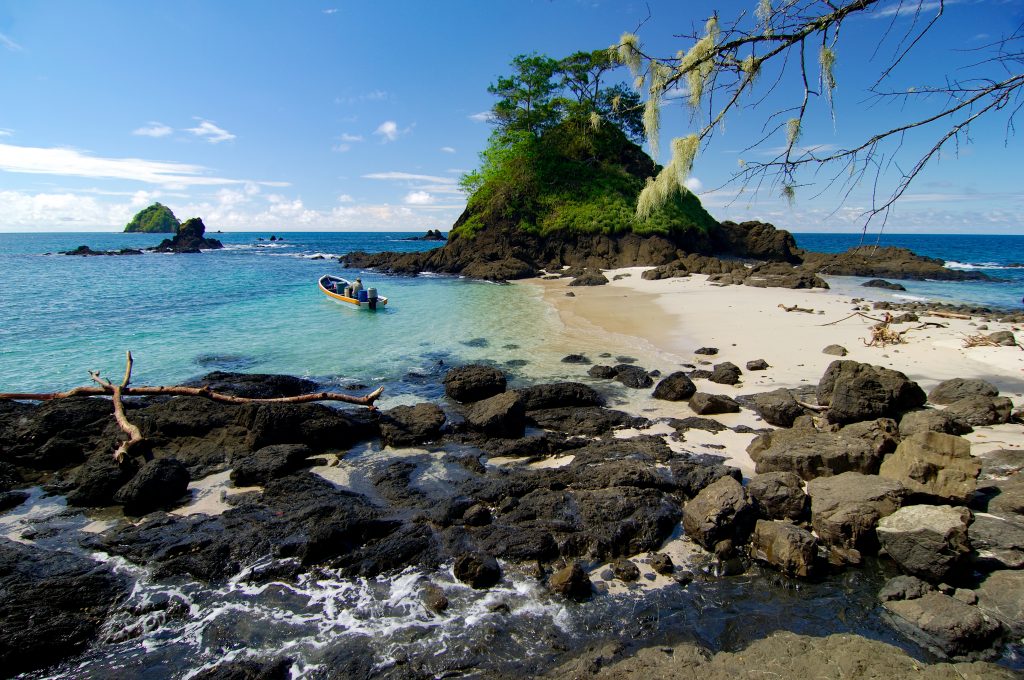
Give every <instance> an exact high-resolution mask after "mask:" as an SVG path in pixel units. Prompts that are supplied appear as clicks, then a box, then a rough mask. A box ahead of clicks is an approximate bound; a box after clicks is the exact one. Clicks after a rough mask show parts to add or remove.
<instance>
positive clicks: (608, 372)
mask: <svg viewBox="0 0 1024 680" xmlns="http://www.w3.org/2000/svg"><path fill="white" fill-rule="evenodd" d="M587 375H589V376H590V377H591V378H599V379H601V380H611V379H612V378H614V377H615V375H616V371H615V367H614V366H602V365H598V366H591V367H590V370H588V371H587Z"/></svg>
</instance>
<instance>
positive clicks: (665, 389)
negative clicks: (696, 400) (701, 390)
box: [654, 371, 697, 401]
mask: <svg viewBox="0 0 1024 680" xmlns="http://www.w3.org/2000/svg"><path fill="white" fill-rule="evenodd" d="M696 391H697V386H696V385H694V384H693V381H692V380H690V378H689V377H688V376H687V375H686V374H685V373H683V372H682V371H676V372H675V373H670V374H669V375H667V376H665V377H664V378H662V379H661V382H659V383H658V385H657V386H656V387H655V388H654V398H655V399H663V400H665V401H686V400H687V399H689V398H690V397H692V396H693V395H694V393H695V392H696Z"/></svg>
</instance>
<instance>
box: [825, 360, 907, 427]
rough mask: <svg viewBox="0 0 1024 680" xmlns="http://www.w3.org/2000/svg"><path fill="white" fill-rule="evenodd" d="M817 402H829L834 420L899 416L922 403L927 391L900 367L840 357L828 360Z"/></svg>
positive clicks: (826, 404) (849, 421) (842, 421)
mask: <svg viewBox="0 0 1024 680" xmlns="http://www.w3.org/2000/svg"><path fill="white" fill-rule="evenodd" d="M817 397H818V403H819V404H821V405H823V406H828V407H829V410H828V419H829V420H830V421H831V422H833V423H852V422H857V421H861V420H871V419H873V418H896V417H899V415H900V414H902V413H904V412H906V411H910V410H912V409H915V408H917V407H919V406H922V405H923V404H924V403H925V401H926V399H927V398H926V397H925V393H924V390H922V389H921V387H920V386H919V385H918V384H917V383H915V382H913V381H912V380H910V379H909V378H907V376H906V375H904V374H903V373H900V372H899V371H894V370H892V369H889V368H885V367H882V366H872V365H871V364H862V363H860V362H857V361H849V360H844V359H839V360H836V361H833V362H832V363H831V364H829V367H828V368H827V369H826V370H825V374H824V375H823V376H822V377H821V380H820V381H819V382H818V390H817Z"/></svg>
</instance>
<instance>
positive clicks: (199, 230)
mask: <svg viewBox="0 0 1024 680" xmlns="http://www.w3.org/2000/svg"><path fill="white" fill-rule="evenodd" d="M205 235H206V225H205V224H203V221H202V220H201V219H200V218H198V217H193V218H192V219H190V220H185V221H184V222H182V223H181V226H180V227H178V233H177V234H175V235H174V237H173V238H165V239H164V240H163V241H161V242H160V245H158V246H156V247H155V248H150V250H152V251H153V252H155V253H198V252H201V251H202V250H217V249H218V248H223V247H224V244H223V243H221V242H220V241H218V240H217V239H215V238H206V237H205Z"/></svg>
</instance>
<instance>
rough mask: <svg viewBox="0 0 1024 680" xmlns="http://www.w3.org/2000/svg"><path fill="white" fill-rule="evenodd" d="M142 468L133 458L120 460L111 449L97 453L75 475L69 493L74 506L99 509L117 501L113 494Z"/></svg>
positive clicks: (69, 498) (68, 497) (68, 498)
mask: <svg viewBox="0 0 1024 680" xmlns="http://www.w3.org/2000/svg"><path fill="white" fill-rule="evenodd" d="M138 471H139V464H138V462H137V461H136V460H135V459H134V458H126V459H125V460H124V461H123V462H121V463H118V462H117V461H116V460H114V457H113V456H111V455H110V454H109V453H108V452H106V451H103V452H100V453H94V454H93V455H91V456H89V459H88V460H86V461H85V463H84V464H83V465H82V466H81V467H79V468H78V469H77V470H76V471H75V472H74V475H73V477H72V480H71V481H72V484H73V488H72V489H70V490H69V491H68V492H67V500H68V503H70V504H71V505H78V506H81V507H86V508H98V507H102V506H105V505H113V504H114V494H115V493H117V491H118V489H120V488H121V487H122V486H124V485H125V484H127V483H128V480H130V479H131V478H132V477H134V476H135V474H136V473H137V472H138Z"/></svg>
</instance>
